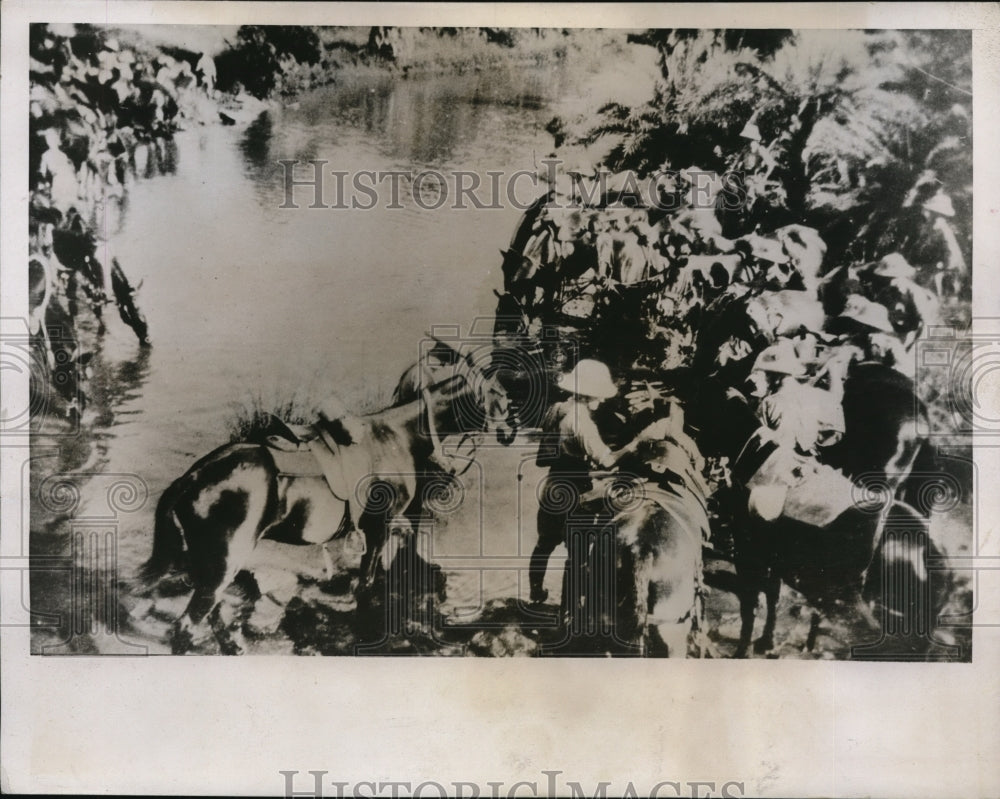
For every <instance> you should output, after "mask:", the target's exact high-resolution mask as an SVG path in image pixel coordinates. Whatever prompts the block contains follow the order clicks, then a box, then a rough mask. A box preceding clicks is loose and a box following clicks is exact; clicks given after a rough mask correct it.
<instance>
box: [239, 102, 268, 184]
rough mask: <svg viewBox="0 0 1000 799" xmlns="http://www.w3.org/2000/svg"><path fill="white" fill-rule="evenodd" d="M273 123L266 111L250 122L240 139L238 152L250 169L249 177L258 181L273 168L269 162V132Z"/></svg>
mask: <svg viewBox="0 0 1000 799" xmlns="http://www.w3.org/2000/svg"><path fill="white" fill-rule="evenodd" d="M273 127H274V123H273V121H272V119H271V114H270V113H269V112H268V111H264V112H262V113H261V114H260V115H259V116H258V117H257V118H256V119H255V120H254V121H253V122H251V123H250V124H249V125H248V126H247V129H246V131H245V132H244V133H243V136H242V138H241V139H240V143H239V147H240V152H241V153H243V157H244V158H245V159H246V162H247V165H248V166H249V167H250V173H251V176H252V177H254V178H255V179H260V178H261V177H263V176H264V175H266V174H267V172H268V171H269V170H270V168H271V167H272V166H273V163H272V161H271V132H272V128H273Z"/></svg>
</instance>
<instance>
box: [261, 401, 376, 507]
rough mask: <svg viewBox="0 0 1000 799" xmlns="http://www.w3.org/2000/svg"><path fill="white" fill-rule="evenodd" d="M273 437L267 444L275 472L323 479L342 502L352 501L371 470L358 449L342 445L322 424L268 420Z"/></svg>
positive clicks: (289, 475)
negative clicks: (361, 481) (297, 423)
mask: <svg viewBox="0 0 1000 799" xmlns="http://www.w3.org/2000/svg"><path fill="white" fill-rule="evenodd" d="M271 429H273V430H275V431H276V432H275V434H273V435H270V436H268V437H267V439H266V440H265V441H266V444H267V447H268V450H269V451H270V453H271V457H272V458H273V459H274V464H275V467H276V468H277V470H278V473H279V474H281V475H284V476H288V477H323V478H324V479H325V480H326V483H327V485H328V486H329V488H330V491H331V492H332V493H333V495H334V496H335V497H336V498H337V499H339V500H341V501H342V502H350V501H352V500H353V499H354V493H355V492H354V489H355V488H356V487H357V484H358V482H359V481H360V479H361V478H363V477H364V476H365V475H367V474H368V473H369V472H370V471H371V469H370V468H369V467H370V463H368V459H367V458H366V457H365V455H364V453H363V452H361V447H352V446H344V445H342V444H340V443H339V442H338V441H336V439H335V438H334V437H333V436H332V435H330V433H329V432H328V431H326V430H325V429H324V428H323V427H322V426H321V425H319V424H315V425H296V424H290V423H289V422H285V421H284V420H282V419H278V417H276V416H273V415H272V417H271Z"/></svg>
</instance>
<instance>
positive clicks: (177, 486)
mask: <svg viewBox="0 0 1000 799" xmlns="http://www.w3.org/2000/svg"><path fill="white" fill-rule="evenodd" d="M486 382H487V383H488V384H489V390H483V383H481V382H477V381H476V380H474V379H472V378H471V377H469V376H466V374H464V373H462V372H461V371H459V372H458V373H455V374H452V375H450V376H448V377H446V378H445V379H443V380H441V381H440V382H437V383H435V384H433V385H430V386H427V387H426V389H425V390H422V391H421V396H420V397H419V398H418V399H416V400H414V401H411V402H407V403H405V404H399V405H396V406H394V407H392V408H387V409H385V410H382V411H379V412H376V413H372V414H367V415H364V416H357V417H351V416H346V415H342V416H340V417H338V418H335V419H329V418H328V419H325V420H321V421H320V422H319V423H318V424H317V425H316V426H315V427H316V430H315V432H316V433H317V439H318V440H321V441H322V442H323V444H322V445H319V444H315V443H314V444H312V445H311V449H312V452H313V453H314V454H315V455H316V459H317V460H318V461H319V462H320V466H321V467H322V469H321V470H319V473H317V470H315V469H312V470H310V471H309V473H307V474H302V475H296V474H287V473H286V474H282V472H281V470H280V469H279V467H278V464H277V463H276V454H277V453H275V452H274V451H273V450H272V449H271V448H270V447H269V446H268V445H267V444H266V443H257V442H251V441H243V442H237V443H233V444H228V445H225V446H222V447H220V448H218V449H216V450H215V451H213V452H211V453H209V454H208V455H206V456H205V457H203V458H201V459H200V460H199V461H197V462H196V463H195V464H194V465H193V466H192V467H191V468H190V469H189V470H188V471H187V472H186V473H185V474H184V475H182V476H181V477H180V478H179V479H177V480H176V481H174V482H173V483H172V484H171V485H170V486H169V487H168V488H167V489H166V490H165V491H164V492H163V495H162V496H161V497H160V500H159V502H158V504H157V507H156V514H155V529H154V536H153V551H152V554H151V555H150V558H149V560H148V561H147V562H146V563H145V565H144V566H143V568H142V570H141V572H140V574H139V578H140V580H141V581H142V582H143V583H145V584H146V585H150V584H152V583H153V582H154V581H156V580H158V579H160V578H162V577H163V576H164V575H165V574H167V572H168V571H170V570H171V569H175V568H179V569H180V570H181V571H182V572H185V573H186V578H187V579H188V580H189V581H190V583H191V586H192V588H193V594H192V596H191V599H190V601H189V603H188V605H187V607H186V609H185V610H184V612H183V614H182V615H181V617H180V618H179V619H178V620H177V622H176V624H175V626H174V629H173V631H172V633H171V639H172V640H171V644H172V648H173V650H174V652H175V653H179V652H184V651H186V650H187V649H188V648H189V647H190V645H191V642H192V640H193V638H194V634H195V633H196V632H199V631H204V628H205V622H206V621H207V622H208V626H209V628H210V631H211V632H212V633H214V634H215V636H216V638H217V639H218V640H219V642H220V646H221V648H222V650H223V651H224V652H226V653H234V654H235V653H238V652H240V651H241V647H240V645H239V642H238V640H233V637H232V636H229V635H228V634H227V633H226V630H225V629H224V625H223V624H222V622H221V619H220V618H219V607H220V603H221V601H222V598H223V597H222V595H223V592H224V591H225V590H226V588H227V587H228V586H229V585H230V584H231V583H233V581H234V579H235V578H236V576H237V574H238V573H239V572H241V571H244V570H247V571H249V570H250V569H251V568H252V567H253V565H254V558H255V556H256V557H259V556H260V553H259V552H258V551H257V550H258V549H266V548H265V547H261V544H262V542H264V541H265V540H268V541H277V542H279V543H285V544H296V545H308V544H325V543H326V542H328V541H330V540H332V539H334V538H336V537H338V536H343V535H346V534H347V533H348V532H349V531H350V530H351V529H352V525H353V524H356V526H357V528H359V529H360V530H361V532H362V533H363V534H364V538H365V553H364V555H363V557H362V559H361V565H360V569H361V583H360V585H359V588H358V591H359V602H360V601H361V599H367V598H370V593H371V590H372V586H373V584H374V581H375V577H376V574H377V571H378V568H379V567H380V566H381V568H382V570H383V571H387V570H388V569H389V568H390V566H391V564H392V561H393V559H394V556H395V554H396V552H397V551H398V549H399V544H400V539H401V538H404V537H405V536H406V535H407V534H409V533H410V532H412V530H411V527H410V523H409V520H408V519H406V518H405V517H404V516H403V515H402V514H403V512H404V511H405V510H406V508H407V506H408V505H410V503H411V501H412V500H413V499H414V498H415V496H416V492H417V477H418V475H419V474H420V473H421V472H422V471H423V470H424V469H425V468H426V467H427V464H428V462H429V461H430V460H431V458H432V457H433V456H434V454H435V451H437V450H439V448H440V443H439V442H438V441H437V440H436V438H435V434H434V431H435V430H454V431H464V430H468V429H469V427H468V425H469V422H470V415H469V414H468V413H467V412H466V411H465V410H464V409H466V408H467V407H468V400H469V396H470V395H475V394H477V389H478V396H477V400H478V401H479V402H481V403H486V404H485V405H484V406H483V411H482V413H481V414H479V415H478V417H477V418H476V420H475V421H476V422H481V423H483V424H485V425H487V426H493V427H497V426H499V425H504V426H506V424H507V420H506V413H507V412H508V403H507V400H506V397H505V395H504V394H503V393H502V391H498V390H495V388H496V387H495V386H494V385H493V383H492V381H486ZM327 571H328V572H330V571H332V562H331V561H330V560H329V558H328V557H327Z"/></svg>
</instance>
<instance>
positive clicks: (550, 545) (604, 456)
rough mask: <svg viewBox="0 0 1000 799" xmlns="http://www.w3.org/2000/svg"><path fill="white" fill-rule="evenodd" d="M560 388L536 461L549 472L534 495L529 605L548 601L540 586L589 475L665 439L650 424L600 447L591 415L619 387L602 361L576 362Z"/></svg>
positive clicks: (590, 483)
mask: <svg viewBox="0 0 1000 799" xmlns="http://www.w3.org/2000/svg"><path fill="white" fill-rule="evenodd" d="M558 386H559V388H561V389H562V390H563V391H565V392H567V393H568V394H569V395H570V396H569V398H568V399H566V400H564V401H562V402H557V403H555V404H554V405H553V406H552V407H551V408H550V409H549V411H548V412H547V413H546V415H545V419H544V420H543V423H542V432H543V435H545V436H546V438H547V439H548V440H543V441H542V444H541V447H540V449H539V454H538V459H537V463H538V464H539V465H543V466H548V467H549V473H548V475H546V477H545V479H544V482H543V483H542V485H541V486H539V490H538V496H539V508H538V543H537V544H536V545H535V549H534V551H533V552H532V554H531V564H530V567H529V571H528V581H529V585H530V588H531V601H532V602H536V603H541V602H544V601H545V600H546V599H547V598H548V591H546V590H545V589H544V588H543V587H542V585H543V582H544V580H545V572H546V569H547V568H548V562H549V556H550V555H551V554H552V552H553V551H554V550H555V548H556V547H557V546H558V545H559V544H561V543H563V539H564V537H565V532H566V521H567V518H568V517H569V515H570V514H571V513H572V512H573V511H574V509H575V508H576V506H577V505H578V504H579V499H580V497H581V496H583V494H585V493H586V492H588V491H589V490H590V489H591V488H592V487H593V480H592V479H591V476H590V472H591V471H593V470H595V469H607V470H610V469H613V468H615V466H617V464H618V462H619V461H620V460H621V459H622V458H623V457H625V456H626V455H628V454H630V453H633V452H635V450H636V447H637V446H638V444H639V443H640V441H642V440H644V439H649V438H663V436H664V435H665V433H666V428H665V426H664V424H663V423H662V422H654V423H653V424H652V425H650V426H649V427H647V428H646V429H645V430H643V431H642V433H640V434H639V436H638V437H637V438H636V439H635V440H634V441H632V442H631V443H630V444H627V445H626V446H624V447H622V448H620V449H618V450H612V449H611V448H610V447H609V446H608V445H607V444H606V443H605V442H604V439H603V438H602V436H601V433H600V431H599V430H598V427H597V424H596V422H595V421H594V417H593V415H592V414H593V412H594V411H596V410H597V409H598V407H599V406H600V405H601V403H602V402H604V401H605V400H607V399H610V398H611V397H614V396H615V395H617V393H618V388H617V386H615V384H614V381H613V380H612V379H611V372H610V371H609V369H608V367H607V366H606V365H605V364H603V363H601V362H600V361H595V360H589V359H584V360H582V361H580V362H579V363H577V365H576V366H575V367H574V368H573V370H572V371H570V372H569V373H568V374H566V375H563V377H562V378H561V379H560V380H559V382H558ZM567 492H569V493H571V494H572V496H567ZM567 500H568V501H567Z"/></svg>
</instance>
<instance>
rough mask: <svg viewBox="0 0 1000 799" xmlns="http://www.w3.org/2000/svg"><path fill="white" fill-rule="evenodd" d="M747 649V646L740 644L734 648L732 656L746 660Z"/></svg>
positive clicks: (747, 655)
mask: <svg viewBox="0 0 1000 799" xmlns="http://www.w3.org/2000/svg"><path fill="white" fill-rule="evenodd" d="M747 650H748V647H746V646H740V647H738V648H737V649H736V654H734V655H733V657H734V658H736V659H737V660H746V659H747V658H748V657H749V656H750V655H749V652H748V651H747Z"/></svg>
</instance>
